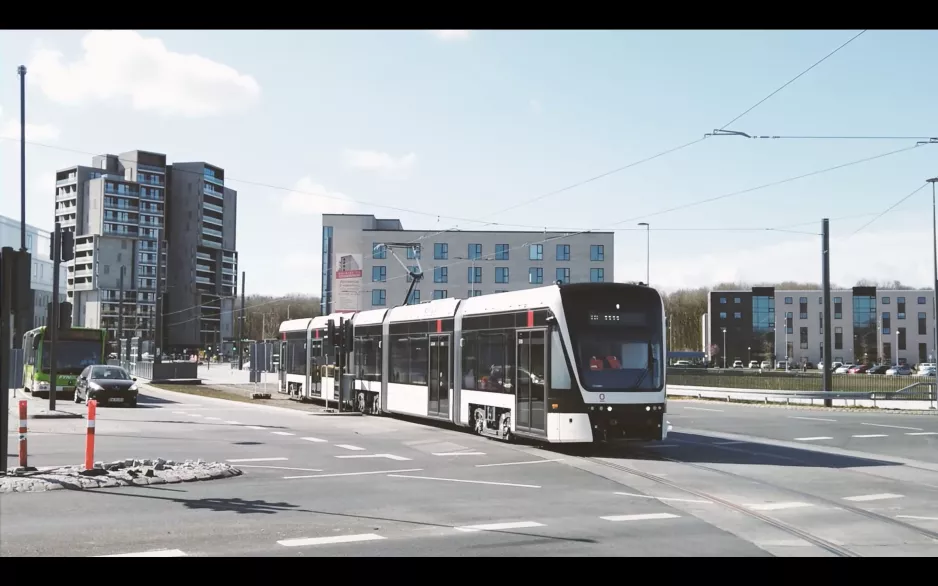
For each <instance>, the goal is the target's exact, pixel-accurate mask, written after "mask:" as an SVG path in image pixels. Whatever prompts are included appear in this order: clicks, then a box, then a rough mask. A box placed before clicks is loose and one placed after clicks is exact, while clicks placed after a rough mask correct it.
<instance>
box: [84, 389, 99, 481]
mask: <svg viewBox="0 0 938 586" xmlns="http://www.w3.org/2000/svg"><path fill="white" fill-rule="evenodd" d="M97 406H98V402H97V401H95V400H93V399H92V400H91V401H88V434H87V435H86V436H85V470H91V469H93V468H94V418H95V411H96V407H97Z"/></svg>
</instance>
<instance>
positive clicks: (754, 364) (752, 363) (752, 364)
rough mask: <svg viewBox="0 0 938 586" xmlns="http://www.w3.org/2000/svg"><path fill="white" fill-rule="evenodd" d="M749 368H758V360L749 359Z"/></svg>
mask: <svg viewBox="0 0 938 586" xmlns="http://www.w3.org/2000/svg"><path fill="white" fill-rule="evenodd" d="M749 368H759V361H758V360H750V361H749Z"/></svg>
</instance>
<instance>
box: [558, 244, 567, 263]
mask: <svg viewBox="0 0 938 586" xmlns="http://www.w3.org/2000/svg"><path fill="white" fill-rule="evenodd" d="M557 260H570V245H569V244H558V245H557Z"/></svg>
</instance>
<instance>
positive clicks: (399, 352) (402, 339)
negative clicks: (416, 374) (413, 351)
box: [388, 335, 410, 385]
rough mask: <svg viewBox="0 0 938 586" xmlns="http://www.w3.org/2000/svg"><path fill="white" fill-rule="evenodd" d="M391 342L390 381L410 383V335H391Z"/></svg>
mask: <svg viewBox="0 0 938 586" xmlns="http://www.w3.org/2000/svg"><path fill="white" fill-rule="evenodd" d="M390 344H391V348H390V356H389V359H388V363H389V364H388V382H391V383H398V384H403V385H407V384H410V337H409V336H407V335H396V336H390Z"/></svg>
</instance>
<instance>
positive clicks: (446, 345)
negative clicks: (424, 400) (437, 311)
mask: <svg viewBox="0 0 938 586" xmlns="http://www.w3.org/2000/svg"><path fill="white" fill-rule="evenodd" d="M450 351H451V346H450V341H449V334H431V335H430V360H429V362H428V364H427V370H428V372H427V375H428V376H427V383H428V387H429V388H428V391H429V396H428V404H427V414H428V415H429V416H430V417H443V418H446V419H449V399H450V378H451V377H450V369H449V365H450Z"/></svg>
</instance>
